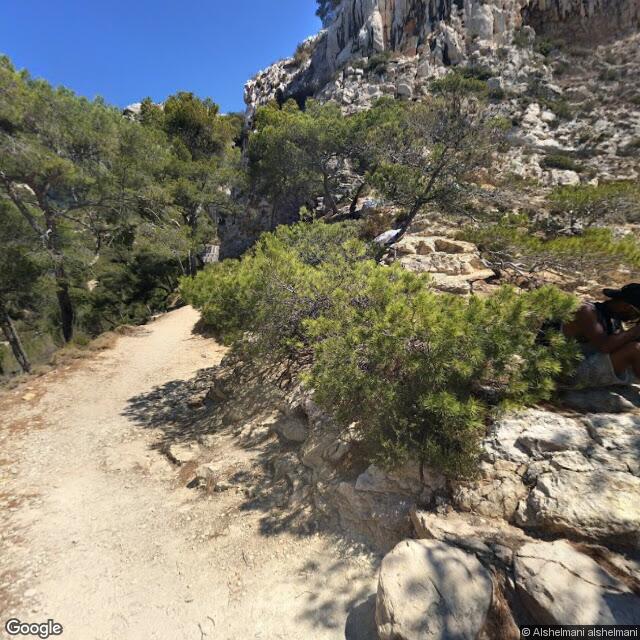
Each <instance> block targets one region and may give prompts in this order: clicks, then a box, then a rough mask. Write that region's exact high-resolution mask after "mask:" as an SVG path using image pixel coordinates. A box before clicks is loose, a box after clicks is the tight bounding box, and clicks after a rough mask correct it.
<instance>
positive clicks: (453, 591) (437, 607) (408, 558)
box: [376, 540, 493, 640]
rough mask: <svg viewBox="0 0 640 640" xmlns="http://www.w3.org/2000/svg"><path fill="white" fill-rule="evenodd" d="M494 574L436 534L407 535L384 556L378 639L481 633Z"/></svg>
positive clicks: (413, 639)
mask: <svg viewBox="0 0 640 640" xmlns="http://www.w3.org/2000/svg"><path fill="white" fill-rule="evenodd" d="M492 593H493V583H492V579H491V574H490V573H489V572H488V571H487V569H485V568H484V567H483V566H482V564H481V563H480V562H479V561H478V559H477V558H476V557H475V556H474V555H472V554H469V553H465V552H464V551H462V550H460V549H456V548H455V547H452V546H450V545H448V544H445V543H443V542H440V541H438V540H404V541H403V542H401V543H400V544H398V545H397V546H396V547H395V548H394V549H393V551H391V552H390V553H389V554H388V555H386V556H385V558H384V559H383V561H382V565H381V567H380V578H379V582H378V595H377V600H376V624H377V627H378V635H379V637H380V640H431V639H433V640H436V639H445V638H447V639H453V638H456V639H461V640H462V639H464V640H473V639H475V638H477V637H478V635H479V633H480V631H481V629H482V627H483V626H484V624H485V621H486V619H487V614H488V612H489V607H490V606H491V600H492Z"/></svg>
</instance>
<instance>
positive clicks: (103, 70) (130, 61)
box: [0, 0, 320, 111]
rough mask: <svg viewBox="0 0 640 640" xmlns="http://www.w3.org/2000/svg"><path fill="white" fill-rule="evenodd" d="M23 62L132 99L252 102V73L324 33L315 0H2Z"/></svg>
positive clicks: (7, 34)
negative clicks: (183, 94) (246, 89)
mask: <svg viewBox="0 0 640 640" xmlns="http://www.w3.org/2000/svg"><path fill="white" fill-rule="evenodd" d="M0 6H1V10H0V11H1V16H0V52H1V53H5V54H7V55H8V56H9V57H10V58H11V59H12V60H13V62H14V64H15V65H16V66H17V67H18V68H25V67H26V68H27V69H29V71H30V72H31V74H32V75H33V76H36V77H41V78H45V79H46V80H48V81H49V82H51V83H52V84H56V85H57V84H63V85H65V86H68V87H69V88H71V89H73V90H74V91H76V92H77V93H80V94H82V95H85V96H88V97H90V98H93V97H95V96H96V95H101V96H103V97H104V98H105V99H106V100H107V101H108V102H110V103H112V104H116V105H119V106H126V105H127V104H130V103H132V102H138V101H139V100H140V99H141V98H144V97H145V96H151V97H152V98H153V99H154V100H156V101H160V100H162V99H164V98H165V97H166V96H167V95H170V94H171V93H175V92H176V91H181V90H186V91H193V92H194V93H196V94H197V95H199V96H201V97H206V96H209V97H211V98H213V99H214V100H215V101H216V102H218V103H219V104H220V105H221V107H222V110H223V111H239V110H243V109H244V104H243V101H242V89H243V85H244V83H245V81H246V80H248V79H249V78H250V77H251V76H253V75H254V74H255V73H256V72H257V71H259V70H260V69H263V68H264V67H266V66H268V65H269V64H271V63H272V62H274V61H276V60H278V59H280V58H282V57H286V56H289V55H291V54H292V53H293V51H294V50H295V47H296V45H297V44H298V42H300V41H301V40H303V39H304V38H306V37H307V36H309V35H311V34H313V33H316V32H317V31H318V29H319V28H320V22H319V20H318V19H317V18H316V17H315V6H316V3H315V0H2V1H1V2H0Z"/></svg>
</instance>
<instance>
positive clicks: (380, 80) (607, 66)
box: [245, 0, 640, 184]
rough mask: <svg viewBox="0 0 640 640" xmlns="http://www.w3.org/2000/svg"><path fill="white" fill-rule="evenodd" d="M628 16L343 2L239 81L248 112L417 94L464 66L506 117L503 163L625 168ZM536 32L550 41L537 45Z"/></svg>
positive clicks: (630, 166) (624, 9)
mask: <svg viewBox="0 0 640 640" xmlns="http://www.w3.org/2000/svg"><path fill="white" fill-rule="evenodd" d="M639 25H640V0H616V1H614V0H589V1H588V2H583V1H582V0H553V1H552V0H492V1H491V2H480V1H479V0H456V1H451V0H402V1H400V0H343V1H342V2H341V3H340V5H339V6H338V8H337V10H336V11H335V12H334V13H333V14H332V18H331V21H330V23H329V24H328V25H327V26H326V29H324V30H323V31H322V32H320V34H318V35H317V36H314V37H313V38H311V39H309V40H308V41H307V42H306V43H305V45H304V47H303V49H304V51H305V52H306V54H305V55H304V56H298V57H295V58H290V59H287V60H283V61H281V62H279V63H276V64H275V65H273V66H271V67H269V68H268V69H266V70H265V71H262V72H261V73H259V74H258V75H257V76H256V77H255V78H254V79H252V80H250V81H249V82H248V83H247V85H246V87H245V101H246V103H247V115H248V118H249V121H250V120H251V117H252V115H253V113H254V111H255V109H256V108H257V107H258V106H260V105H262V104H265V103H267V102H269V101H271V100H279V101H284V100H286V99H289V98H294V99H296V100H298V102H300V103H301V104H302V103H303V102H304V100H305V99H306V98H308V97H315V98H318V99H321V100H335V101H337V102H338V103H339V104H341V105H342V107H343V109H344V110H345V111H347V112H349V111H356V110H359V109H365V108H368V107H369V106H370V105H371V104H372V102H373V101H374V100H376V99H377V98H379V97H381V96H385V95H386V96H394V97H396V98H400V99H420V98H421V97H422V96H425V95H426V94H428V92H429V83H430V81H431V80H432V79H434V78H437V77H439V76H441V75H442V74H444V73H446V72H447V70H448V69H450V68H452V67H455V66H467V67H471V68H472V69H474V70H475V71H474V72H475V73H477V74H479V75H480V76H481V77H484V78H487V84H488V86H489V89H490V93H491V95H492V96H493V101H494V104H495V106H494V108H495V111H496V113H497V114H500V115H502V116H504V117H506V118H509V119H510V120H511V121H512V123H513V129H512V131H511V132H510V138H511V140H512V142H513V143H514V148H513V149H512V150H511V152H510V153H509V154H508V156H507V157H506V159H505V161H504V162H503V167H504V169H505V171H507V172H513V173H516V174H518V175H520V176H522V177H527V178H534V179H536V180H539V181H542V182H543V183H547V184H576V183H578V182H580V180H581V179H583V180H584V179H591V178H593V177H600V178H608V179H618V178H633V177H635V176H637V175H638V173H637V170H638V161H637V155H638V154H637V149H636V147H634V146H633V142H634V140H637V139H639V137H640V97H639V94H638V90H637V80H638V78H639V77H640V47H639V46H638V44H639V40H638V37H637V31H638V27H639ZM536 33H537V34H538V36H539V38H538V41H537V42H538V44H540V42H542V44H544V43H545V41H544V40H542V41H541V40H540V37H542V36H545V35H546V34H551V35H552V36H553V37H554V38H555V39H556V40H557V43H558V46H559V50H558V51H556V52H555V53H554V55H553V56H551V57H549V56H546V55H543V53H546V52H545V51H544V50H543V53H541V52H540V50H539V49H540V48H541V47H536V46H534V44H535V43H536ZM563 43H564V44H563ZM599 44H600V45H602V46H600V47H598V45H599ZM629 80H631V83H630V82H629ZM594 84H597V91H595V90H594V89H596V87H594ZM614 102H615V104H613V103H614ZM630 144H631V146H629V145H630ZM550 152H565V153H567V154H570V155H572V156H576V157H579V158H580V161H579V162H578V163H577V164H579V165H581V167H580V168H582V169H584V171H583V172H582V176H581V175H579V174H578V173H577V172H576V171H574V170H566V169H565V170H561V169H553V168H545V167H544V162H543V160H544V157H545V155H546V154H548V153H550Z"/></svg>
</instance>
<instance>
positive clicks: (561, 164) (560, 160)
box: [540, 153, 581, 171]
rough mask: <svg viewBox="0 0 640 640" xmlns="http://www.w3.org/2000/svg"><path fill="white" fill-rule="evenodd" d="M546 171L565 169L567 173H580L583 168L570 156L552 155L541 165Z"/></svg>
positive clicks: (544, 159)
mask: <svg viewBox="0 0 640 640" xmlns="http://www.w3.org/2000/svg"><path fill="white" fill-rule="evenodd" d="M540 164H541V165H542V166H543V167H544V168H545V169H563V170H565V171H580V170H581V166H580V165H579V164H578V163H577V162H576V161H575V160H574V159H573V158H571V157H570V156H567V155H565V154H563V153H550V154H548V155H546V156H545V157H544V158H543V159H542V162H541V163H540Z"/></svg>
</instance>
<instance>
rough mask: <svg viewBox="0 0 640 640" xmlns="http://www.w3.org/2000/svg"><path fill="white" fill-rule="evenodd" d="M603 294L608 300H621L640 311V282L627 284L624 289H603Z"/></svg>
mask: <svg viewBox="0 0 640 640" xmlns="http://www.w3.org/2000/svg"><path fill="white" fill-rule="evenodd" d="M602 293H604V295H605V296H607V298H611V299H612V300H621V301H622V302H626V303H627V304H630V305H632V306H634V307H636V309H640V283H638V282H632V283H631V284H626V285H625V286H624V287H622V289H603V291H602Z"/></svg>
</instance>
